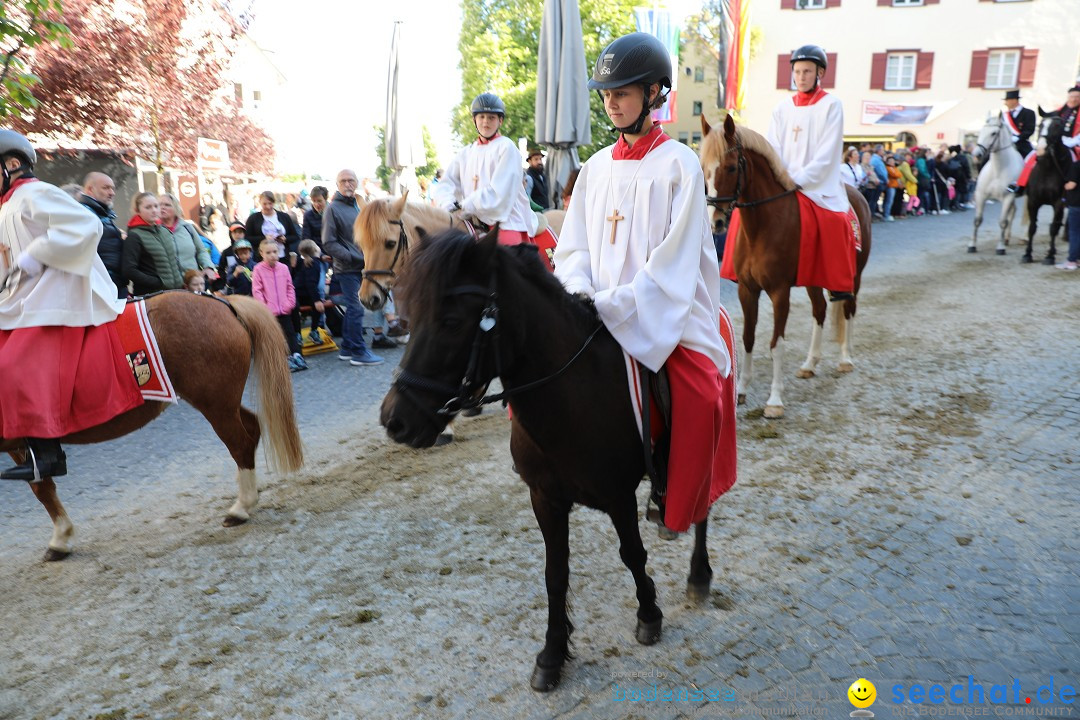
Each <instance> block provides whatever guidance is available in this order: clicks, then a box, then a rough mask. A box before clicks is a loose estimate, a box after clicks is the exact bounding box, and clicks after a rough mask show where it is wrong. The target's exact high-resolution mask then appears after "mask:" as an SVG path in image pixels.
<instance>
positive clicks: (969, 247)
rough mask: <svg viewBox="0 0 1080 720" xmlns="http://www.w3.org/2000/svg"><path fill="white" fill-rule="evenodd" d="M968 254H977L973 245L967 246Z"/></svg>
mask: <svg viewBox="0 0 1080 720" xmlns="http://www.w3.org/2000/svg"><path fill="white" fill-rule="evenodd" d="M968 252H969V253H973V252H977V251H976V250H975V246H974V245H968Z"/></svg>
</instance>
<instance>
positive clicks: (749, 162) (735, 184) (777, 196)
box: [700, 115, 871, 418]
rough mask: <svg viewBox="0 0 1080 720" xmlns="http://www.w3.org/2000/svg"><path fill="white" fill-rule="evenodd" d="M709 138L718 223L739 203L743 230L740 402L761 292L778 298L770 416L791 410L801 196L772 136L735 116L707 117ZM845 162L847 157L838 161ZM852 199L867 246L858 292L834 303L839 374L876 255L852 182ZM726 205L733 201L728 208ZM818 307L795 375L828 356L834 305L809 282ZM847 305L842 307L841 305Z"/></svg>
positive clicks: (847, 367)
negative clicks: (787, 335) (789, 368)
mask: <svg viewBox="0 0 1080 720" xmlns="http://www.w3.org/2000/svg"><path fill="white" fill-rule="evenodd" d="M701 127H702V130H703V131H704V135H705V140H704V141H703V142H702V145H701V151H700V155H701V167H702V169H703V170H704V171H705V184H706V194H707V195H709V196H710V200H709V204H710V205H711V206H712V208H713V209H712V215H713V222H714V225H715V226H717V227H719V225H720V223H721V216H723V215H724V214H725V212H726V214H727V216H728V217H730V214H731V210H732V209H733V208H736V207H738V208H739V217H740V221H741V225H740V229H739V236H738V237H736V238H731V237H729V238H728V240H727V241H728V242H729V243H730V242H733V243H735V247H734V260H735V274H736V276H737V277H738V279H739V304H740V305H742V311H743V350H744V353H745V354H744V358H743V361H742V363H741V364H740V366H739V371H740V372H739V377H738V402H739V404H740V405H741V404H743V403H745V402H746V390H747V388H748V387H749V386H750V378H751V373H752V371H753V367H754V363H753V357H754V331H755V329H756V327H757V316H758V297H759V296H760V294H761V291H762V290H764V291H765V293H766V294H767V295H768V296H769V299H770V300H772V306H773V335H772V342H771V343H770V344H769V348H770V350H771V351H772V359H773V377H772V389H771V391H770V394H769V399H768V400H767V401H766V403H765V417H767V418H779V417H783V416H784V401H783V399H782V398H781V393H782V392H783V389H784V375H783V373H784V365H783V358H784V329H785V327H786V326H787V317H788V308H789V302H790V295H791V288H792V287H793V286H794V285H795V282H796V278H797V274H798V270H799V233H800V229H801V226H800V220H799V201H798V199H797V198H796V197H795V194H794V191H795V189H796V186H795V183H794V182H793V181H792V179H791V177H790V176H789V175H788V174H787V171H786V170H784V166H783V163H782V162H781V160H780V157H779V156H778V155H777V154H776V152H775V151H774V150H773V148H772V146H771V145H769V143H768V141H767V140H766V139H765V138H764V137H762V136H761V135H759V134H758V133H756V132H754V131H753V130H751V129H750V128H747V127H741V126H740V127H737V126H736V125H735V122H734V120H732V118H731V116H730V115H728V116H727V118H726V119H725V120H724V126H723V127H718V128H715V129H714V128H712V126H710V125H709V123H708V121H707V120H706V119H705V116H704V115H702V116H701ZM836 161H837V162H840V158H837V159H836ZM845 187H846V188H847V194H848V200H850V201H851V206H852V207H853V208H855V214H856V215H857V217H858V219H859V224H860V225H861V226H862V249H861V250H860V251H859V253H858V255H857V257H856V262H855V288H854V292H853V293H852V295H853V296H852V297H851V298H849V299H846V300H839V301H837V302H836V303H834V305H837V304H842V305H843V308H842V309H841V308H835V307H834V308H833V313H834V316H833V317H834V321H835V325H836V341H837V343H839V345H840V364H839V366H838V369H839V370H840V372H851V370H853V369H854V367H855V366H854V363H853V362H852V360H851V345H850V340H851V338H850V335H851V325H852V321H853V320H854V317H855V308H856V304H855V302H856V301H855V298H857V297H858V294H859V285H860V283H861V279H862V271H863V268H864V267H866V261H867V259H868V258H869V257H870V222H871V218H870V206H869V205H868V204H867V202H866V199H865V198H864V197H863V196H862V195H861V194H860V193H859V192H858V191H857V190H855V189H854V188H852V187H850V186H848V185H845ZM725 206H726V207H725ZM806 294H807V295H809V296H810V304H811V306H812V308H813V314H814V327H813V332H812V335H811V339H810V352H809V353H808V354H807V357H806V362H804V363H803V364H802V367H800V368H799V371H798V373H797V374H796V377H800V378H810V377H813V376H814V371H815V368H816V367H817V364H818V362H819V361H820V360H821V336H822V331H823V329H824V326H825V315H826V310H827V307H826V305H827V303H826V301H825V293H824V291H823V290H822V289H821V288H818V287H808V288H806ZM841 310H842V311H841Z"/></svg>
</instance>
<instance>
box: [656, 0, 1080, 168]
mask: <svg viewBox="0 0 1080 720" xmlns="http://www.w3.org/2000/svg"><path fill="white" fill-rule="evenodd" d="M751 23H752V25H754V26H757V27H760V28H761V29H762V38H761V43H760V45H759V46H758V47H756V48H755V50H756V53H755V56H754V58H753V59H752V60H751V62H750V68H749V87H748V90H747V93H746V107H745V108H743V109H742V113H741V117H742V120H743V121H744V122H745V123H746V124H748V125H749V126H750V127H752V128H754V129H756V130H759V131H764V130H765V129H766V128H767V127H768V124H769V120H770V117H771V115H772V111H773V108H774V107H775V106H776V104H777V103H779V102H780V101H781V100H782V99H784V98H785V97H788V96H790V95H791V93H792V92H793V90H792V85H791V74H790V65H789V61H788V59H789V57H790V54H791V51H792V50H794V49H795V48H797V47H799V46H801V45H805V44H815V45H820V46H821V47H823V48H824V49H825V51H826V52H827V54H828V56H829V73H828V75H827V76H826V77H825V81H824V83H823V85H824V87H825V88H826V89H827V90H828V91H829V92H830V93H833V94H834V95H836V96H837V97H839V98H840V99H841V100H842V101H843V105H844V136H845V139H846V140H847V141H848V142H857V141H871V142H886V143H888V142H893V143H899V144H904V145H931V146H937V145H940V144H942V143H947V144H950V145H952V144H957V143H962V142H964V141H965V140H970V139H972V138H973V137H974V136H975V135H977V134H978V131H979V129H980V128H981V127H982V126H983V124H984V123H985V122H986V119H987V116H988V115H990V114H996V113H997V111H998V110H999V109H1001V108H1002V107H1003V102H1002V101H1003V99H1004V95H1005V91H1006V90H1010V89H1014V88H1019V89H1020V93H1021V96H1022V100H1021V102H1022V103H1023V104H1024V105H1025V106H1027V107H1031V108H1035V107H1036V106H1037V105H1042V107H1043V108H1045V109H1048V110H1049V109H1056V108H1058V107H1060V106H1061V105H1062V104H1063V103H1064V101H1065V95H1066V91H1067V90H1068V88H1069V87H1071V86H1073V85H1074V84H1076V81H1077V77H1078V75H1080V0H758V1H757V2H755V3H754V4H753V16H752V18H751ZM688 49H689V50H691V53H688V61H687V62H684V63H681V64H682V65H683V66H684V67H680V71H681V72H683V73H685V72H686V66H691V67H692V66H693V65H692V64H691V63H693V64H698V63H699V62H700V61H699V60H697V59H696V58H691V57H690V55H692V51H693V46H692V45H691V46H690V47H689V48H688ZM712 64H713V65H714V66H715V62H713V63H712ZM708 70H709V68H706V73H705V74H706V77H709V74H708ZM711 70H712V75H711V77H712V81H711V87H710V88H709V89H710V91H711V97H709V98H694V99H691V98H690V97H689V96H690V95H691V94H692V92H690V93H687V96H688V97H687V98H686V101H687V102H688V103H691V104H689V105H684V101H683V97H680V98H679V113H680V115H679V117H680V121H681V119H682V117H683V115H682V113H683V111H684V107H686V108H687V110H688V111H689V112H690V113H691V114H692V113H693V112H694V106H693V105H692V103H693V102H694V101H704V102H705V105H704V106H703V107H704V111H705V112H706V114H708V115H710V116H712V115H713V114H714V113H716V80H715V78H716V76H717V69H716V68H715V67H712V68H711ZM691 72H693V71H691ZM688 79H689V78H687V77H686V76H685V74H684V76H683V77H681V78H680V80H681V81H682V82H685V81H686V80H688ZM682 82H681V83H680V86H679V90H680V96H681V95H682V91H683V89H684V88H687V87H688V86H689V87H690V88H695V87H696V86H697V83H686V84H685V85H684V84H682ZM704 84H706V85H708V84H709V82H706V83H704ZM710 111H711V112H710ZM694 120H698V118H694ZM680 125H681V122H680ZM680 129H681V128H680ZM675 132H678V131H675ZM688 132H690V131H689V130H688ZM690 137H691V138H692V135H691V136H690Z"/></svg>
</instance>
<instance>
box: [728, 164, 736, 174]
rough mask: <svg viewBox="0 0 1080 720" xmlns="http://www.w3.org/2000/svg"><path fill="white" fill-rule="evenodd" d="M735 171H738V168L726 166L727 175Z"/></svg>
mask: <svg viewBox="0 0 1080 720" xmlns="http://www.w3.org/2000/svg"><path fill="white" fill-rule="evenodd" d="M737 169H738V168H736V167H735V166H734V165H728V166H727V171H728V172H729V173H733V172H735V171H736V170H737Z"/></svg>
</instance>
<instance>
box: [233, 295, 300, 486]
mask: <svg viewBox="0 0 1080 720" xmlns="http://www.w3.org/2000/svg"><path fill="white" fill-rule="evenodd" d="M229 304H230V305H232V307H233V309H234V310H235V311H236V316H237V317H238V318H239V319H240V322H241V323H242V324H243V325H244V328H245V329H246V330H247V332H248V335H249V336H250V337H251V349H252V355H253V356H254V358H255V386H256V388H257V389H258V393H259V401H258V402H259V407H258V416H259V425H260V426H261V427H262V430H263V436H264V437H265V438H266V447H267V451H268V453H267V454H268V458H269V461H270V466H271V467H273V468H275V469H276V470H280V471H284V472H292V471H294V470H298V469H299V468H300V466H301V465H303V464H304V447H303V444H302V443H301V441H300V430H299V428H297V426H296V409H295V407H294V406H293V392H292V378H291V377H289V372H288V370H287V369H286V363H285V358H284V356H283V354H282V351H283V350H284V349H285V345H284V338H282V336H281V326H280V325H278V323H277V320H276V319H275V318H274V316H273V315H271V314H270V311H269V310H268V309H267V308H266V306H265V305H263V304H262V303H260V302H258V301H257V300H254V299H252V298H248V297H244V296H242V295H241V296H236V295H233V296H230V297H229Z"/></svg>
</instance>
